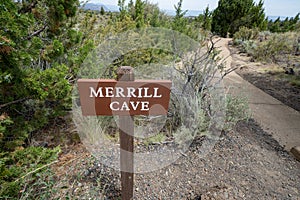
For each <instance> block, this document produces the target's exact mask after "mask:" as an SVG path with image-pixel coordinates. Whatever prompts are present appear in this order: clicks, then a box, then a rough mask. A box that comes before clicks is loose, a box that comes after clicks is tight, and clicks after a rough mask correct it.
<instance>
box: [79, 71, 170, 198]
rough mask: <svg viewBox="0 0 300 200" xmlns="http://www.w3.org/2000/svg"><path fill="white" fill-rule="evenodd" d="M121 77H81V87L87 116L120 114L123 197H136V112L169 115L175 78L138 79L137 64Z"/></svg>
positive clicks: (82, 101) (81, 98) (81, 101)
mask: <svg viewBox="0 0 300 200" xmlns="http://www.w3.org/2000/svg"><path fill="white" fill-rule="evenodd" d="M117 75H118V78H117V81H116V80H109V79H80V80H78V89H79V94H80V103H81V109H82V114H83V115H84V116H98V115H105V116H111V115H120V118H119V131H120V149H121V151H120V168H121V187H122V200H130V199H132V197H133V180H134V173H133V172H134V166H133V165H134V158H133V152H134V120H133V118H134V115H167V111H168V106H169V100H170V89H171V85H172V82H171V81H157V80H153V81H149V80H136V81H135V80H134V73H133V68H132V67H128V66H123V67H120V68H119V69H118V72H117Z"/></svg>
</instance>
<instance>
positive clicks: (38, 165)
mask: <svg viewBox="0 0 300 200" xmlns="http://www.w3.org/2000/svg"><path fill="white" fill-rule="evenodd" d="M59 152H60V148H55V149H45V148H42V147H29V148H26V149H20V150H16V151H14V152H11V153H0V185H1V186H0V198H5V199H12V198H13V199H16V198H18V197H20V195H21V194H20V192H22V193H27V195H29V196H31V195H34V196H35V197H36V198H40V197H39V196H36V194H35V192H36V191H39V192H40V191H42V190H45V188H41V187H40V185H38V184H37V183H41V180H39V178H40V176H42V174H43V172H45V171H46V170H48V169H49V166H48V165H49V163H51V162H53V161H55V160H56V159H57V156H58V153H59ZM28 184H30V185H31V186H30V187H31V189H30V191H28V189H29V187H28ZM33 186H34V189H33Z"/></svg>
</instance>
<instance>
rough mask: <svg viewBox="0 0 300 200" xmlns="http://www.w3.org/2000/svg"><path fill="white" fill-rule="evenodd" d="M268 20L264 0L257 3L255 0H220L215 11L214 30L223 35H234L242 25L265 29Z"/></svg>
mask: <svg viewBox="0 0 300 200" xmlns="http://www.w3.org/2000/svg"><path fill="white" fill-rule="evenodd" d="M266 26H267V21H266V17H265V13H264V8H263V1H262V0H260V2H259V3H258V4H255V3H254V1H253V0H219V2H218V7H217V8H216V9H215V11H214V12H213V17H212V31H213V32H214V33H216V34H219V35H220V36H222V37H226V36H227V33H229V34H230V36H232V35H233V34H234V33H235V32H237V31H238V30H239V28H240V27H247V28H256V27H257V28H259V29H260V30H265V29H266Z"/></svg>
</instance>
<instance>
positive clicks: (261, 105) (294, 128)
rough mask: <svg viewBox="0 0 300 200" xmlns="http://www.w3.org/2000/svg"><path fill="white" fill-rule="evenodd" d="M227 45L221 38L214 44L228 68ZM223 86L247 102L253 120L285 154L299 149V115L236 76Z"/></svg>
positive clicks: (234, 74) (228, 79) (229, 58)
mask: <svg viewBox="0 0 300 200" xmlns="http://www.w3.org/2000/svg"><path fill="white" fill-rule="evenodd" d="M229 41H230V39H223V38H222V39H221V40H220V41H219V42H218V43H217V46H218V47H219V48H220V50H221V56H222V57H223V58H224V61H225V62H226V66H227V67H228V68H229V67H231V64H232V57H231V56H230V51H229V49H228V42H229ZM245 65H247V63H245ZM224 83H225V85H226V88H227V89H228V90H229V92H230V93H231V94H234V95H242V96H246V97H247V98H248V100H249V106H250V109H251V111H252V117H253V118H254V119H255V120H256V121H257V122H258V123H259V125H260V126H261V127H262V128H263V129H264V130H265V131H266V132H268V133H269V134H271V135H272V136H273V137H274V139H276V140H277V141H278V142H279V143H280V145H282V146H283V147H284V148H285V149H286V150H287V151H290V149H291V148H292V147H294V146H300V113H299V112H298V111H296V110H294V109H292V108H290V107H288V106H286V105H284V104H283V103H282V102H280V101H279V100H277V99H275V98H273V97H272V96H270V95H268V94H266V93H265V92H263V91H262V90H260V89H258V88H257V87H255V86H254V85H252V84H250V83H249V82H247V81H245V80H244V79H242V78H241V77H240V76H239V75H238V74H236V73H235V72H233V73H231V74H229V75H228V76H227V77H226V78H225V80H224Z"/></svg>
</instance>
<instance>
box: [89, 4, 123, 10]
mask: <svg viewBox="0 0 300 200" xmlns="http://www.w3.org/2000/svg"><path fill="white" fill-rule="evenodd" d="M101 7H103V8H104V10H105V11H111V12H118V11H119V7H118V6H115V5H104V4H102V3H87V4H85V5H84V7H83V9H85V10H98V11H100V9H101Z"/></svg>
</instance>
